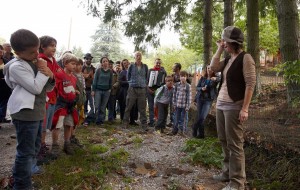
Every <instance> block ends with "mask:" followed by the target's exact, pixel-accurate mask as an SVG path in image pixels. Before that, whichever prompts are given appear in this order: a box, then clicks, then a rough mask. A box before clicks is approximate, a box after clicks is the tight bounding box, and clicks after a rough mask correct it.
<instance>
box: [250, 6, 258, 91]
mask: <svg viewBox="0 0 300 190" xmlns="http://www.w3.org/2000/svg"><path fill="white" fill-rule="evenodd" d="M247 52H248V53H250V54H251V55H252V57H253V59H254V62H255V65H256V94H257V95H258V94H260V93H261V82H260V59H259V4H258V0H247Z"/></svg>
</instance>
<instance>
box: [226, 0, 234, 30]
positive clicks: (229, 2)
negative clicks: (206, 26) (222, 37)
mask: <svg viewBox="0 0 300 190" xmlns="http://www.w3.org/2000/svg"><path fill="white" fill-rule="evenodd" d="M233 4H234V0H224V28H226V27H227V26H232V25H233Z"/></svg>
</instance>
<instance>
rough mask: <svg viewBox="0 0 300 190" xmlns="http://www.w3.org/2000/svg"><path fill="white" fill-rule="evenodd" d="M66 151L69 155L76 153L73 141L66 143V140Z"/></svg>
mask: <svg viewBox="0 0 300 190" xmlns="http://www.w3.org/2000/svg"><path fill="white" fill-rule="evenodd" d="M64 152H65V153H66V154H67V155H73V154H75V151H74V147H73V146H72V144H71V143H66V142H65V144H64Z"/></svg>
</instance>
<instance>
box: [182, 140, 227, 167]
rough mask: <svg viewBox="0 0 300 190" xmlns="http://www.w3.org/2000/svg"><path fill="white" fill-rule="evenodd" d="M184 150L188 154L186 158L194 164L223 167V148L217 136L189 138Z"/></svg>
mask: <svg viewBox="0 0 300 190" xmlns="http://www.w3.org/2000/svg"><path fill="white" fill-rule="evenodd" d="M183 151H184V152H186V153H187V154H188V155H187V157H186V158H185V160H187V161H189V162H191V163H193V164H203V165H204V166H207V167H212V166H213V167H216V168H222V160H223V156H222V148H221V145H220V143H219V140H218V139H217V138H205V139H189V140H188V141H187V142H186V144H185V146H184V147H183Z"/></svg>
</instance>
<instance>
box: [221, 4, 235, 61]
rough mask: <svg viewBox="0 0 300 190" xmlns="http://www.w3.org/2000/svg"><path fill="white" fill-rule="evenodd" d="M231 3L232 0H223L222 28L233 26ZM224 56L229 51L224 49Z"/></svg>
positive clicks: (227, 54)
mask: <svg viewBox="0 0 300 190" xmlns="http://www.w3.org/2000/svg"><path fill="white" fill-rule="evenodd" d="M233 4H234V0H224V28H226V27H227V26H233ZM223 56H224V57H227V56H229V53H227V52H226V51H224V53H223Z"/></svg>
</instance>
